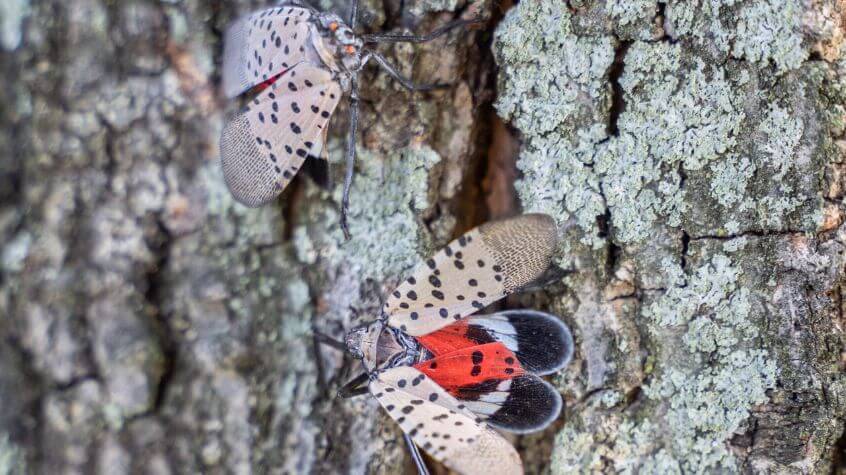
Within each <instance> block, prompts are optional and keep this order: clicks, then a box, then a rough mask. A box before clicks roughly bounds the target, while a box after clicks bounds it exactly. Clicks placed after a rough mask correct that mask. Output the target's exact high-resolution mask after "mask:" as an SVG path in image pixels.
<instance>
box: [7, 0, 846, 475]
mask: <svg viewBox="0 0 846 475" xmlns="http://www.w3.org/2000/svg"><path fill="white" fill-rule="evenodd" d="M323 3H325V4H324V5H320V6H321V7H322V8H330V9H331V8H333V7H332V5H330V4H329V3H330V2H328V1H326V2H323ZM336 3H337V5H338V7H339V8H336V9H335V11H338V12H339V13H341V14H342V15H345V8H344V6H343V5H342V4H346V3H347V2H343V1H338V2H336ZM267 4H268V2H251V1H246V0H243V1H229V2H227V1H221V0H204V1H200V0H186V1H182V2H154V1H150V0H129V1H122V2H111V1H105V0H66V1H58V0H34V1H28V0H9V1H6V2H3V4H2V5H0V79H2V83H3V85H4V87H3V88H0V111H2V113H0V239H1V240H2V241H0V257H2V260H0V314H2V320H0V337H2V341H3V343H4V344H3V345H0V401H2V403H0V474H4V473H18V472H24V473H30V472H31V473H108V474H112V473H155V474H160V473H162V474H164V473H200V472H202V473H380V474H388V473H412V472H411V471H412V470H413V465H412V464H411V461H410V459H409V457H408V455H407V452H406V450H405V448H404V446H403V443H402V439H401V437H400V431H399V429H398V427H397V426H396V425H395V424H393V423H392V422H391V421H390V419H389V418H388V417H387V416H386V415H385V414H383V413H382V412H381V410H380V409H379V408H378V404H377V403H376V402H375V401H373V400H372V399H371V398H367V397H362V398H359V399H353V400H341V399H338V398H336V397H335V393H336V391H337V389H338V388H339V387H340V385H341V384H343V383H344V382H345V380H347V379H349V378H351V377H353V376H355V375H356V371H357V370H358V369H359V365H358V363H357V362H355V361H354V360H352V359H351V358H349V357H344V356H343V355H341V354H340V353H339V352H337V351H335V350H333V349H331V348H325V347H318V346H316V345H315V343H314V341H313V339H312V331H313V329H318V330H320V331H321V332H323V333H326V334H329V335H332V336H334V337H336V338H340V337H341V336H342V335H343V333H344V331H345V330H347V329H349V328H350V327H352V326H353V325H355V324H358V323H360V322H364V321H367V320H370V319H372V318H374V317H375V316H376V315H377V314H378V311H379V307H380V303H381V302H380V299H381V296H383V295H385V294H386V293H387V292H389V291H390V290H391V289H392V287H393V286H394V285H395V284H396V283H397V282H398V280H399V279H401V278H402V277H403V276H404V275H405V274H407V273H408V272H409V270H410V268H411V266H413V264H414V263H415V262H416V261H417V260H418V259H419V258H420V256H425V255H428V254H429V253H431V252H432V251H433V250H435V249H436V248H438V247H439V246H441V245H443V244H445V243H446V242H447V241H448V240H449V239H450V238H451V237H454V236H456V235H458V234H459V233H461V232H463V231H466V230H467V229H469V228H470V227H472V226H474V225H476V224H479V223H481V222H483V221H484V220H485V219H487V218H491V217H498V216H504V215H509V214H514V213H517V212H519V210H520V209H522V210H524V211H540V212H545V213H548V214H550V215H551V216H553V217H554V218H555V219H556V220H557V222H558V224H559V226H560V229H561V232H562V235H563V236H564V239H563V241H562V246H561V252H560V258H559V259H558V260H557V262H556V264H557V265H558V266H559V267H561V268H563V269H567V270H572V271H574V272H572V273H569V274H567V276H566V277H564V278H563V279H562V280H561V281H560V282H554V283H553V284H551V285H550V286H549V287H548V288H546V289H544V290H538V291H533V292H529V293H526V294H523V295H520V296H515V297H512V298H509V299H508V301H507V302H506V303H505V305H507V306H509V307H531V308H536V309H540V310H546V311H550V312H552V313H555V314H557V315H560V316H561V317H562V318H563V319H564V320H565V321H567V323H568V324H570V325H571V327H572V328H573V330H574V333H575V335H576V339H577V351H576V358H575V360H574V362H573V363H572V364H571V365H570V366H569V367H568V368H567V370H566V371H563V372H562V373H561V374H560V375H558V376H556V377H554V378H553V381H554V382H555V384H556V385H557V386H558V387H559V388H560V389H561V391H562V393H563V394H564V395H565V399H566V401H567V405H568V407H567V409H566V410H565V414H564V416H563V417H562V418H561V419H560V420H559V421H557V422H556V423H555V424H553V426H552V427H551V428H549V429H547V430H546V431H544V432H542V433H540V434H537V435H530V436H524V437H520V438H516V439H514V441H515V443H516V445H517V447H518V448H519V450H520V452H521V454H522V456H523V459H524V463H525V465H526V470H527V473H539V472H543V471H550V470H551V471H552V472H553V473H571V472H591V471H596V472H600V471H601V472H607V473H613V472H620V471H622V472H636V473H681V472H685V473H690V472H693V473H701V472H756V473H771V472H780V473H828V472H832V471H836V470H838V467H839V466H841V465H842V464H843V463H844V460H843V459H844V457H843V451H844V447H846V442H844V440H846V438H844V418H846V376H844V364H846V360H844V356H843V355H846V349H844V348H845V346H844V341H846V339H844V334H843V326H844V325H846V319H844V317H843V312H842V311H843V308H842V302H841V285H842V284H841V283H842V282H843V280H844V279H843V274H844V251H846V248H844V241H846V227H844V226H843V225H842V224H843V221H844V216H845V215H844V212H846V209H844V205H843V203H842V201H843V196H844V191H843V188H844V187H846V183H844V178H843V177H842V175H846V173H844V172H843V171H842V170H843V169H842V166H843V161H844V160H843V154H844V148H846V145H845V144H846V141H844V137H843V135H844V132H846V116H845V115H846V79H844V77H846V76H844V72H846V54H843V53H842V51H843V47H842V42H843V40H844V27H845V26H844V22H846V5H844V2H842V1H840V0H785V1H779V0H745V1H743V0H738V1H723V2H718V1H704V0H703V1H685V2H682V1H676V0H670V1H667V2H655V1H642V0H636V1H634V0H593V1H592V0H569V1H564V0H523V1H522V2H520V4H519V5H516V6H514V7H511V8H510V9H509V8H507V5H505V4H503V5H493V4H491V3H490V2H486V1H478V2H475V3H474V2H471V1H469V0H451V1H427V0H405V1H402V0H387V1H379V2H377V1H375V0H371V1H366V2H363V4H362V6H361V15H360V16H361V17H362V22H361V25H360V26H361V27H362V28H363V29H365V30H368V31H381V30H385V29H391V30H401V29H402V30H405V31H409V32H410V31H415V32H425V31H431V30H432V29H434V28H436V27H438V26H440V25H442V24H443V23H445V22H446V21H449V20H451V19H454V18H457V17H459V16H464V17H470V16H472V15H474V14H475V13H477V12H480V13H482V14H484V15H485V18H486V19H489V21H488V23H487V24H485V25H484V26H482V27H481V28H479V29H472V30H470V29H468V30H459V31H456V32H454V33H452V34H450V35H448V36H447V37H446V38H443V39H439V40H436V41H434V42H432V43H429V44H423V45H413V46H410V45H395V46H390V45H383V46H381V47H380V50H381V51H384V52H386V53H387V56H388V57H389V58H390V59H391V60H392V61H393V62H395V63H396V64H398V65H399V69H400V70H401V71H402V72H403V73H404V74H406V75H409V76H412V77H413V78H414V79H415V80H416V81H418V82H451V83H453V86H452V87H451V88H449V89H447V90H444V91H437V92H433V93H430V94H409V93H407V92H405V91H404V90H402V89H401V88H400V87H399V85H398V84H397V83H396V82H394V81H392V80H391V79H390V78H389V77H387V76H386V75H385V74H383V73H381V72H380V71H378V70H376V69H371V68H368V69H367V70H366V72H365V73H364V74H363V76H362V80H361V82H362V84H363V85H364V87H363V90H362V92H361V96H362V115H361V134H360V135H359V143H358V152H359V160H358V163H357V173H356V177H355V184H354V187H353V190H352V200H351V209H350V211H351V214H350V230H351V232H352V235H353V238H352V240H350V241H346V242H345V241H344V239H343V236H342V234H341V231H340V229H339V226H338V222H339V203H340V198H341V182H342V175H343V164H342V161H343V158H342V157H343V150H344V135H345V132H346V130H347V120H346V115H347V109H346V108H345V107H344V106H343V104H344V103H343V102H342V107H341V108H340V109H339V111H338V112H337V113H336V117H335V118H334V119H333V121H332V134H331V135H330V162H331V167H330V170H331V173H330V174H329V180H324V179H323V178H324V177H322V176H321V175H323V173H321V171H322V170H321V168H322V167H321V164H320V162H316V163H314V164H312V165H313V166H312V167H310V168H311V170H309V171H310V172H309V173H306V172H305V171H304V172H301V173H300V175H299V176H298V177H297V178H296V179H295V180H294V182H293V183H292V184H291V185H290V186H289V188H288V189H286V191H285V192H284V193H283V195H282V199H280V200H279V202H278V203H277V204H275V205H272V206H268V207H265V208H262V209H248V208H245V207H243V206H241V205H238V204H237V203H235V202H234V201H233V199H232V198H231V196H230V195H229V193H228V191H227V190H226V187H225V185H224V184H223V180H222V176H221V172H220V170H219V164H218V157H219V149H218V146H217V143H218V138H219V135H220V130H221V127H222V125H223V121H224V118H225V117H226V115H227V114H231V113H232V112H234V111H235V110H236V107H237V104H236V103H235V101H227V100H225V99H223V98H222V95H221V93H220V92H219V90H220V88H219V78H220V70H219V66H220V53H221V49H222V44H221V32H222V31H223V29H224V28H225V26H226V24H227V23H228V22H229V21H231V20H232V19H233V18H235V17H237V16H238V15H239V14H241V13H246V12H248V11H251V10H253V9H256V8H259V7H261V6H264V5H267ZM506 10H507V12H506ZM497 113H498V115H499V117H501V119H500V118H498V117H497ZM518 139H519V142H518ZM515 167H516V168H515ZM518 171H519V172H518ZM841 469H842V468H841Z"/></svg>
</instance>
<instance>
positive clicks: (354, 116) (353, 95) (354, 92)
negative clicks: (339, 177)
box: [341, 78, 358, 240]
mask: <svg viewBox="0 0 846 475" xmlns="http://www.w3.org/2000/svg"><path fill="white" fill-rule="evenodd" d="M356 128H358V81H356V79H355V78H353V79H352V86H351V88H350V130H349V136H348V137H347V169H346V174H345V175H344V194H343V197H342V198H341V230H343V231H344V237H345V238H346V239H347V240H349V239H350V230H349V228H348V227H347V210H348V209H349V206H350V187H352V179H353V169H354V167H355V134H356Z"/></svg>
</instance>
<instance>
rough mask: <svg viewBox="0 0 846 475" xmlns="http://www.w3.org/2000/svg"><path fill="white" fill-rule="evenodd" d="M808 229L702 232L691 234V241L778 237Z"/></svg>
mask: <svg viewBox="0 0 846 475" xmlns="http://www.w3.org/2000/svg"><path fill="white" fill-rule="evenodd" d="M808 233H809V231H799V230H782V231H777V230H748V231H743V232H740V233H734V234H726V235H722V236H721V235H716V234H714V235H711V234H703V235H700V236H691V237H690V240H691V241H702V240H706V239H714V240H717V241H731V240H732V239H739V238H744V237H778V236H790V235H794V234H808Z"/></svg>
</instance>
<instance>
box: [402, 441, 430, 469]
mask: <svg viewBox="0 0 846 475" xmlns="http://www.w3.org/2000/svg"><path fill="white" fill-rule="evenodd" d="M402 438H403V439H405V443H406V445H408V451H409V452H411V459H412V460H414V465H415V466H416V467H417V473H418V475H429V468H428V467H426V462H424V461H423V456H422V455H420V449H418V448H417V445H415V444H414V441H413V440H411V436H410V435H408V434H406V433H405V432H403V433H402Z"/></svg>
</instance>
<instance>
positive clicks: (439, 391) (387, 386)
mask: <svg viewBox="0 0 846 475" xmlns="http://www.w3.org/2000/svg"><path fill="white" fill-rule="evenodd" d="M370 392H371V393H372V394H373V395H374V396H375V397H376V399H377V400H378V401H379V403H380V404H382V406H383V407H384V408H385V410H387V411H388V414H389V415H390V416H391V417H392V418H393V419H394V420H396V421H397V423H398V424H399V425H400V427H401V428H402V430H403V431H404V432H405V433H407V434H408V435H409V436H411V438H412V440H413V441H414V443H415V444H417V445H418V446H419V447H421V448H422V449H423V450H425V451H426V452H427V453H428V454H429V455H430V456H432V458H434V459H435V460H438V461H439V462H442V463H443V464H444V465H446V466H447V467H449V468H451V469H452V470H455V471H456V472H459V473H462V474H479V473H485V474H487V475H512V474H522V473H523V468H522V463H521V462H520V456H519V455H518V454H517V451H516V450H514V447H512V446H511V444H509V443H508V442H507V441H506V440H505V439H503V438H502V436H500V435H499V434H497V433H496V432H495V431H494V430H493V429H491V428H490V427H487V426H486V425H485V424H484V423H480V422H479V421H478V420H477V419H476V417H475V416H474V415H473V413H471V412H470V411H468V410H467V409H466V408H465V407H463V405H462V404H461V403H460V402H459V401H456V400H455V398H454V397H452V396H451V395H450V394H449V393H448V392H446V391H445V390H444V389H443V388H441V387H440V386H438V385H437V384H436V383H435V382H434V381H432V380H431V379H430V378H427V377H426V376H425V375H424V374H422V373H421V372H420V371H418V370H416V369H414V368H412V367H410V366H398V367H396V368H392V369H389V370H386V371H383V372H382V373H379V375H378V376H377V378H376V379H374V380H373V381H371V382H370Z"/></svg>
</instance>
